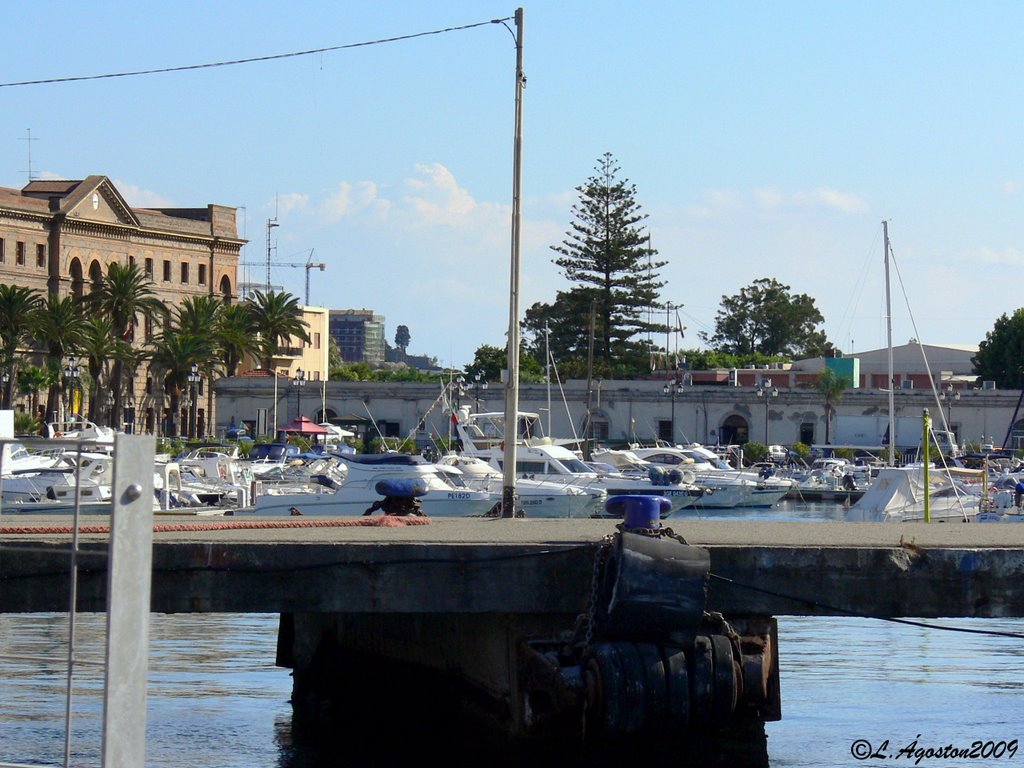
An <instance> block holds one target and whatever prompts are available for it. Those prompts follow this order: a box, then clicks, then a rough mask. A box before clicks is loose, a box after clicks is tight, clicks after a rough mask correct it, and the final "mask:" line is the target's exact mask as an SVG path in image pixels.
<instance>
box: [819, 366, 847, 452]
mask: <svg viewBox="0 0 1024 768" xmlns="http://www.w3.org/2000/svg"><path fill="white" fill-rule="evenodd" d="M847 386H849V382H847V380H846V379H844V378H843V377H842V376H840V375H839V374H837V373H836V372H835V371H833V370H832V369H831V368H826V369H825V370H823V371H822V372H821V373H819V374H818V378H817V379H815V380H814V388H815V389H817V390H818V392H820V393H821V395H822V397H824V398H825V443H826V444H828V443H831V442H832V438H831V426H832V414H833V413H834V412H835V408H836V406H837V405H839V403H841V402H842V401H843V393H844V392H845V391H846V388H847Z"/></svg>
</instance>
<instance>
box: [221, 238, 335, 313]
mask: <svg viewBox="0 0 1024 768" xmlns="http://www.w3.org/2000/svg"><path fill="white" fill-rule="evenodd" d="M314 250H315V249H313V248H310V249H309V258H307V259H306V260H305V261H284V262H280V261H275V262H270V261H269V260H268V261H267V262H266V265H267V286H268V290H269V286H270V268H271V266H274V267H296V268H298V267H301V268H303V269H305V270H306V306H309V271H310V270H311V269H319V270H320V271H321V272H323V271H324V270H325V269H327V265H326V264H323V263H321V262H314V261H313V251H314ZM238 266H240V267H259V266H262V262H261V263H257V262H253V261H242V262H239V264H238Z"/></svg>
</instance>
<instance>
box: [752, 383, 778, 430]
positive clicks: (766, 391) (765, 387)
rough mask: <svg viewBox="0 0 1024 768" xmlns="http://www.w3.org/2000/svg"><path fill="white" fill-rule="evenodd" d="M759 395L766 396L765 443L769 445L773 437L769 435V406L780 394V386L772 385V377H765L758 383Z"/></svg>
mask: <svg viewBox="0 0 1024 768" xmlns="http://www.w3.org/2000/svg"><path fill="white" fill-rule="evenodd" d="M757 396H758V397H763V398H764V444H765V445H766V446H767V445H771V439H770V438H769V435H768V407H769V404H770V403H771V401H772V398H773V397H778V396H779V390H778V387H773V386H772V380H771V379H764V380H762V382H761V383H760V384H758V385H757Z"/></svg>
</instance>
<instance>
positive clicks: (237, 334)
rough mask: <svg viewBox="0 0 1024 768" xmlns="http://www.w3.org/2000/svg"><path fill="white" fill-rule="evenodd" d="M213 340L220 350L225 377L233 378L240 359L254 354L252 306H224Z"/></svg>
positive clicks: (244, 304)
mask: <svg viewBox="0 0 1024 768" xmlns="http://www.w3.org/2000/svg"><path fill="white" fill-rule="evenodd" d="M214 338H215V339H216V341H217V347H218V348H219V350H220V362H221V365H223V366H224V374H225V375H226V376H234V375H235V373H237V372H238V366H239V365H240V364H241V362H242V359H243V358H244V357H245V356H246V355H248V354H252V353H255V352H256V351H257V348H256V338H255V330H254V327H253V316H252V305H251V304H249V303H243V304H225V305H223V309H222V310H221V313H220V317H219V318H218V322H217V328H216V330H215V331H214Z"/></svg>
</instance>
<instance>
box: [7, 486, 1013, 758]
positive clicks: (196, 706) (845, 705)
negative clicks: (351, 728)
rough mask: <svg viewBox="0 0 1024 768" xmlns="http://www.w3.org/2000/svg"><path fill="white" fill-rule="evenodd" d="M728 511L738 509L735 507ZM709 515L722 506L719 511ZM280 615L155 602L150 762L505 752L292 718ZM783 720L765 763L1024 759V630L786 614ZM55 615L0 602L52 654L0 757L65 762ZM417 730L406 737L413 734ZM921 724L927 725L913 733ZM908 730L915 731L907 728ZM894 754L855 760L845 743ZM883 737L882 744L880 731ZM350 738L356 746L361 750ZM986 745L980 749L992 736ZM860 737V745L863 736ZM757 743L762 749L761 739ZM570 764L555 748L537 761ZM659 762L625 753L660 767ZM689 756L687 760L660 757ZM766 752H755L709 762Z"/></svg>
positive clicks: (15, 624)
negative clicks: (280, 664)
mask: <svg viewBox="0 0 1024 768" xmlns="http://www.w3.org/2000/svg"><path fill="white" fill-rule="evenodd" d="M736 514H737V513H732V516H735V515H736ZM757 514H758V515H759V516H761V517H764V516H766V515H767V516H770V517H772V518H773V519H824V518H828V519H830V518H831V517H832V516H833V515H834V514H835V515H839V514H840V513H839V512H837V511H836V510H835V509H834V508H832V507H831V505H825V506H823V507H822V508H820V509H818V510H816V511H815V510H808V509H805V508H802V509H790V508H788V507H785V506H780V507H779V508H777V509H773V510H770V511H765V510H762V511H760V512H758V513H757ZM705 516H709V517H710V516H726V513H722V512H716V513H713V514H711V515H707V514H706V515H705ZM932 623H934V624H936V625H937V626H939V627H947V628H948V627H963V628H970V629H985V630H995V631H1000V632H1011V633H1016V634H1019V635H1024V620H984V621H981V620H969V619H956V620H943V621H935V622H932ZM104 624H105V617H104V616H102V615H98V614H83V615H80V616H79V618H78V628H77V633H76V634H77V638H78V644H79V656H80V657H86V658H99V657H100V656H101V655H102V644H103V633H104V631H105V627H104ZM276 631H277V617H276V616H259V615H257V616H252V615H220V614H219V615H202V616H197V615H174V616H168V615H154V616H153V617H152V622H151V629H150V635H151V652H150V675H149V679H150V685H149V690H148V711H147V766H152V767H156V766H210V767H219V768H235V767H237V768H251V767H253V766H275V767H276V768H320V767H321V766H349V767H350V768H362V767H363V766H371V765H373V766H383V765H390V764H393V762H395V761H393V760H392V759H391V758H392V757H393V755H394V752H393V750H394V748H395V746H396V744H397V743H401V742H403V740H404V741H406V742H409V741H410V740H411V742H412V744H413V745H414V747H415V748H416V753H417V757H419V758H423V759H424V760H426V761H428V762H433V759H436V758H442V759H448V760H449V762H450V763H453V764H455V765H463V764H468V763H473V764H480V765H514V764H516V763H515V761H512V760H510V759H509V758H508V757H507V756H506V755H502V754H488V753H487V752H486V750H485V749H484V748H483V747H481V746H480V745H475V746H474V748H473V751H468V750H469V747H467V746H466V745H465V744H463V743H457V742H455V741H452V740H444V741H438V740H436V739H432V738H430V737H429V736H428V735H426V734H424V733H422V732H416V731H415V728H414V727H413V726H414V725H415V723H416V722H417V719H418V713H417V712H410V711H402V710H401V709H400V708H399V709H398V710H397V711H391V712H380V713H368V717H367V718H366V722H361V723H360V725H359V727H358V729H356V731H355V732H352V733H338V734H332V738H331V739H330V740H329V741H328V742H327V743H324V742H322V741H319V742H318V741H316V740H313V739H310V738H309V737H308V736H307V735H305V734H304V733H303V731H302V729H301V728H299V727H298V726H293V723H292V710H291V705H290V704H289V696H290V693H291V677H290V675H289V671H288V670H286V669H279V668H277V667H275V666H274V665H273V661H274V655H275V646H276ZM779 632H780V647H781V667H782V669H781V680H782V707H783V719H782V720H781V721H780V722H777V723H768V724H767V725H766V726H765V731H766V734H767V764H769V765H771V766H772V767H773V768H777V767H779V766H814V767H817V766H853V765H861V764H863V765H879V764H885V763H890V764H893V765H895V766H899V765H914V764H915V760H916V759H917V758H916V757H915V756H914V755H913V754H909V753H906V752H905V753H902V754H901V753H900V750H901V749H902V748H904V747H909V748H910V750H911V751H912V750H913V749H914V748H915V746H916V747H917V748H921V749H923V748H926V747H938V748H942V747H945V746H947V745H952V746H954V747H962V748H965V749H966V748H970V746H971V744H972V742H975V741H978V742H981V743H982V744H984V742H986V741H991V742H994V744H993V745H992V746H995V744H998V742H1000V741H1004V742H1005V741H1010V740H1012V739H1021V741H1022V744H1021V749H1020V750H1019V752H1018V753H1017V754H1016V755H1014V756H1013V757H1010V756H1009V755H1008V754H1004V755H1003V757H1001V758H995V757H989V758H987V759H985V758H981V757H979V758H974V759H972V758H968V757H962V758H937V757H928V756H924V755H922V756H921V760H920V762H919V763H917V764H919V765H923V766H960V765H965V766H966V765H971V766H999V765H1006V766H1012V765H1024V726H1022V725H1021V717H1020V711H1019V707H1020V705H1021V703H1022V702H1024V696H1022V694H1024V639H1021V638H1012V637H991V636H985V635H979V634H967V633H960V632H950V631H943V630H942V629H938V628H935V629H926V628H921V627H913V626H906V625H900V624H894V623H890V622H881V621H874V620H867V619H863V620H862V619H821V618H804V617H788V616H782V617H779ZM66 636H67V619H66V617H65V616H63V615H59V614H57V615H54V614H30V615H0V653H4V654H20V655H33V656H53V657H56V658H57V659H58V662H56V663H54V664H52V665H40V664H39V663H38V662H23V661H11V660H7V659H0V762H16V763H25V764H33V765H35V764H38V765H62V764H63V754H64V752H63V750H64V740H63V715H64V703H65V699H64V673H63V669H64V665H63V663H62V661H61V660H62V659H63V658H64V655H65V653H66V651H65V645H64V643H65V641H66ZM101 687H102V673H101V672H100V671H99V669H95V668H90V667H78V668H77V669H76V676H75V687H74V701H73V709H74V721H73V732H72V734H73V735H72V755H73V757H72V764H73V765H75V766H96V765H98V764H99V759H100V748H101V743H100V727H101V717H102V712H101V702H100V698H99V697H100V692H101ZM410 734H415V735H410ZM918 734H920V736H918ZM915 739H916V741H917V743H916V745H914V743H913V742H914V741H915ZM858 740H864V741H866V742H868V743H870V745H871V751H874V750H883V751H885V752H887V753H888V754H889V755H890V756H889V757H888V759H886V760H883V759H872V758H868V759H866V760H860V761H858V760H856V759H854V757H853V756H852V755H851V748H852V746H853V745H854V742H857V741H858ZM886 740H888V744H885V742H886ZM356 742H358V743H360V744H361V745H362V746H361V747H360V748H359V749H356V747H355V745H356ZM992 746H990V747H987V748H986V749H991V748H992ZM859 748H864V746H863V744H861V745H859ZM762 751H763V750H762ZM548 762H550V763H551V764H557V765H565V764H566V760H565V756H564V755H560V756H559V757H558V759H557V760H556V759H554V758H552V759H551V760H550V761H547V760H545V759H544V757H543V756H541V758H540V759H539V760H537V759H535V760H534V761H532V762H531V763H530V764H531V766H536V765H540V764H546V763H548ZM665 762H666V761H664V760H661V761H658V762H653V761H650V762H642V761H632V762H631V763H630V764H631V765H633V766H636V765H648V764H650V765H658V766H661V765H662V764H664V763H665ZM667 763H668V764H669V765H679V766H682V765H684V764H687V765H688V764H689V763H686V762H685V761H684V760H683V759H682V758H680V759H679V760H669V761H667ZM744 764H756V765H764V764H765V761H764V758H763V756H762V757H761V759H760V760H757V759H755V758H736V757H735V756H733V758H731V759H729V760H728V761H726V762H720V763H715V765H744Z"/></svg>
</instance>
